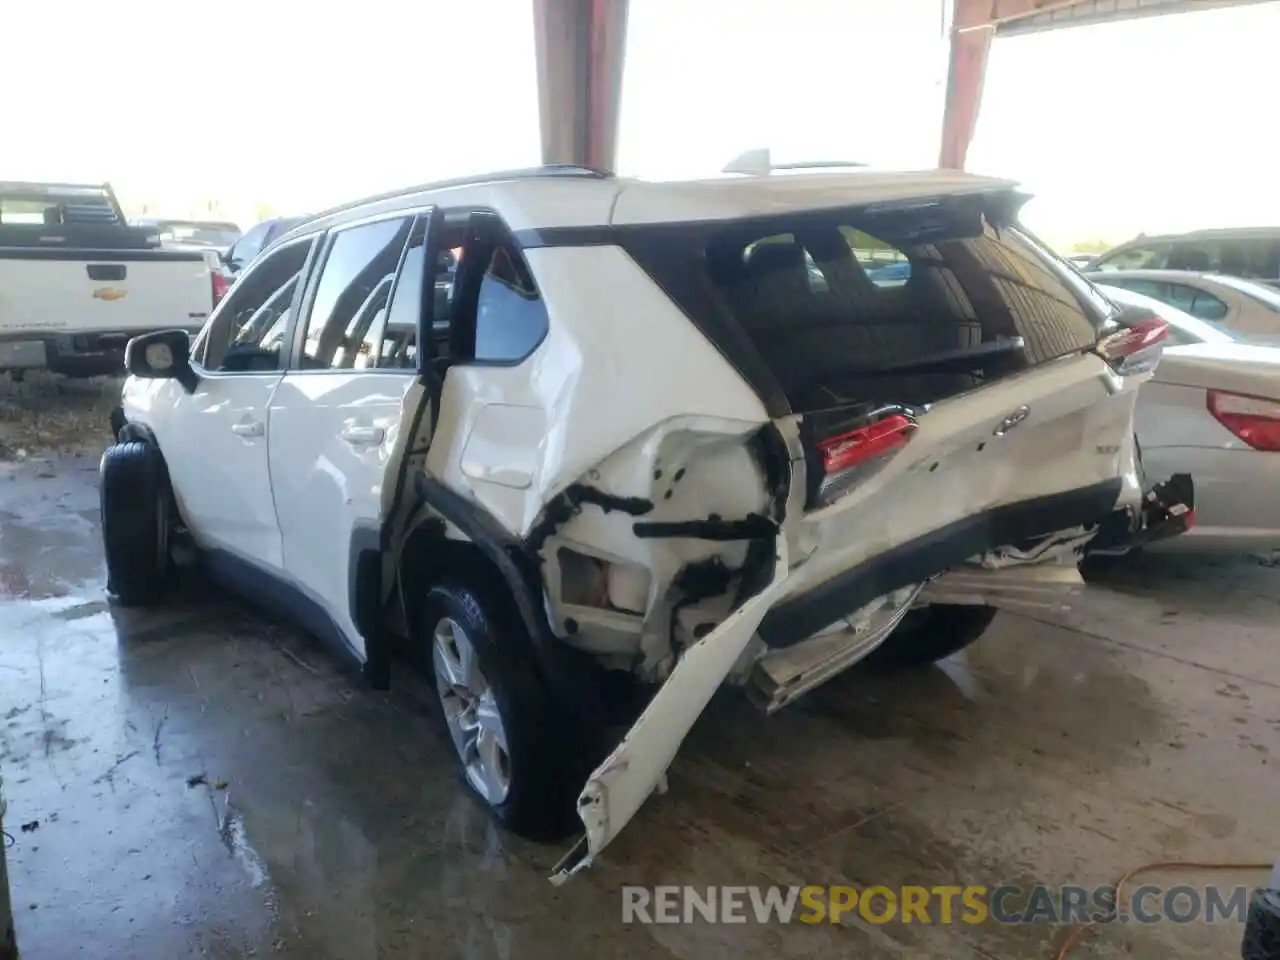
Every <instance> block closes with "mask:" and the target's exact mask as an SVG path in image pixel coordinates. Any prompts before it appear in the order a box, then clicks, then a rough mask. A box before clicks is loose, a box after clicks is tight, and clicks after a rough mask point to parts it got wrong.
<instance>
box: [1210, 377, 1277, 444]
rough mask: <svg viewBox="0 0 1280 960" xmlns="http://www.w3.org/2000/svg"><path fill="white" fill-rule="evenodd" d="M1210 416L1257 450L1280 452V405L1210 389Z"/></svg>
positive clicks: (1257, 398) (1261, 398) (1264, 399)
mask: <svg viewBox="0 0 1280 960" xmlns="http://www.w3.org/2000/svg"><path fill="white" fill-rule="evenodd" d="M1206 404H1207V406H1208V407H1209V413H1210V414H1212V415H1213V418H1214V419H1215V420H1217V421H1218V422H1219V423H1220V424H1222V425H1223V426H1224V427H1226V428H1227V429H1228V430H1230V431H1231V432H1232V433H1234V434H1235V435H1236V436H1237V437H1239V438H1240V439H1241V440H1243V441H1244V442H1245V443H1247V444H1248V445H1249V446H1251V447H1253V449H1255V450H1267V451H1271V452H1276V451H1280V402H1277V401H1275V400H1267V399H1266V398H1264V397H1250V396H1248V395H1246V394H1243V393H1227V392H1226V391H1225V390H1210V391H1209V393H1208V399H1207V401H1206Z"/></svg>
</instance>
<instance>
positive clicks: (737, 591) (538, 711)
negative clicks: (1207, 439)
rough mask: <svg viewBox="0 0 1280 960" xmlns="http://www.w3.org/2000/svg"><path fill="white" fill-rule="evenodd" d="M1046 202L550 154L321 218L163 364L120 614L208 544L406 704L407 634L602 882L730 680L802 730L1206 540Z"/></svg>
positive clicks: (469, 721)
mask: <svg viewBox="0 0 1280 960" xmlns="http://www.w3.org/2000/svg"><path fill="white" fill-rule="evenodd" d="M1018 206H1019V196H1018V195H1017V194H1015V193H1014V191H1013V188H1012V185H1011V184H1009V183H1006V182H1002V181H995V180H988V179H982V178H978V177H973V176H967V175H962V174H956V173H942V172H929V173H896V174H884V173H872V172H867V171H860V172H852V173H850V172H841V173H834V174H833V173H806V174H795V175H777V174H775V175H761V176H740V177H722V178H718V179H714V180H707V181H698V182H685V183H661V184H660V183H647V182H641V181H632V180H624V179H618V178H614V177H610V176H605V175H601V174H599V173H596V172H593V171H589V170H582V169H577V168H546V169H543V170H535V171H524V172H518V173H511V174H499V175H494V176H491V177H487V178H482V179H476V180H470V181H465V182H453V183H446V184H439V185H434V186H429V187H422V188H416V189H412V190H406V191H404V192H401V193H396V194H392V195H386V196H382V197H377V198H373V199H370V200H366V201H362V202H359V203H354V204H351V205H350V206H347V207H343V208H341V209H338V210H335V211H332V212H330V213H327V214H324V215H321V216H318V217H316V218H314V219H311V220H308V221H307V222H305V223H302V224H300V225H298V226H296V227H295V228H294V229H293V230H292V231H291V232H290V233H288V234H287V235H285V236H284V237H282V238H281V239H279V240H278V241H276V242H275V243H274V244H272V246H271V247H269V248H268V249H267V250H265V251H264V252H263V253H262V255H261V256H259V257H258V258H257V259H255V260H254V262H253V264H252V265H251V266H249V267H248V268H247V269H246V270H245V271H244V274H243V276H242V277H241V278H240V279H239V280H238V282H237V283H236V285H235V286H234V287H233V288H232V289H231V292H230V293H229V294H228V295H227V297H226V299H225V300H224V301H223V302H222V303H221V304H220V305H219V306H218V308H217V309H216V311H215V312H214V314H213V316H212V317H211V318H210V320H209V323H208V325H207V326H206V327H205V329H204V331H203V332H202V333H201V334H200V336H199V338H198V339H197V340H196V341H195V342H194V344H193V345H191V347H190V349H189V350H188V341H187V338H186V334H182V333H177V332H175V333H160V334H154V335H150V336H146V337H139V338H137V339H135V340H133V341H132V342H131V343H130V345H129V349H128V360H127V366H128V369H129V372H130V373H131V374H132V376H131V377H130V378H129V380H128V381H127V383H126V384H125V387H124V390H123V406H122V409H121V410H120V411H117V412H116V414H115V415H114V417H113V428H114V429H115V432H116V439H117V441H118V442H117V443H116V444H115V445H114V446H112V447H110V448H109V449H108V450H107V452H106V454H105V455H104V457H103V461H102V510H103V525H102V530H103V539H104V542H105V548H106V556H107V566H108V571H109V577H110V584H109V586H110V589H111V590H112V592H113V593H114V594H115V596H116V597H117V599H118V601H119V602H121V603H125V604H142V603H149V602H153V601H156V600H158V599H159V598H160V596H161V594H162V592H163V590H164V586H165V581H166V578H167V576H168V575H169V573H170V570H171V566H172V557H173V556H174V551H173V550H172V549H171V547H172V545H173V542H174V537H175V536H178V535H180V536H182V537H184V538H189V540H190V541H191V542H192V543H193V544H194V546H195V548H196V550H195V556H197V557H199V558H200V560H201V561H202V562H203V564H204V567H205V569H207V570H208V571H209V572H210V573H212V574H213V575H215V576H216V577H218V578H219V579H224V580H226V581H229V582H231V583H232V584H233V585H234V586H235V587H236V588H237V589H238V590H240V591H242V592H244V593H246V594H250V595H252V596H253V597H255V598H258V599H259V600H260V601H262V602H265V603H269V604H271V605H273V606H275V607H277V608H281V609H283V610H285V611H286V612H287V613H289V614H291V615H292V616H293V617H295V618H296V619H297V621H299V622H300V623H301V624H303V625H305V626H306V627H307V628H308V629H310V630H311V631H313V632H314V633H316V634H319V635H322V636H324V637H328V638H331V639H332V640H334V641H335V642H336V643H337V644H339V645H340V646H341V647H342V648H344V649H346V650H347V651H349V652H350V653H351V654H352V655H353V656H354V657H356V658H358V659H359V660H360V661H361V662H363V663H364V665H365V669H366V672H367V673H368V675H369V676H370V678H371V679H372V680H373V681H375V682H377V683H385V682H386V681H387V677H388V672H389V662H390V660H391V656H390V654H391V652H392V651H393V650H394V649H396V647H397V643H400V644H405V645H406V646H405V649H406V650H407V651H408V652H409V653H410V654H411V655H412V654H418V655H420V656H421V658H422V660H423V661H424V665H426V664H428V663H429V664H430V665H431V667H432V668H433V673H434V677H435V687H436V690H437V692H438V694H439V700H440V704H441V706H442V709H443V715H444V720H445V721H446V722H447V725H448V729H449V731H450V733H451V734H452V738H453V742H454V744H455V745H456V747H457V751H458V757H459V762H460V765H461V769H462V771H463V774H464V777H465V780H466V782H467V783H468V784H469V785H470V787H471V788H472V789H473V790H474V791H475V792H476V793H477V794H478V795H479V796H480V797H481V798H482V799H483V800H484V801H485V802H486V803H487V804H488V805H489V807H490V808H491V809H492V810H493V812H494V813H495V814H496V815H497V817H498V818H499V819H500V820H501V821H502V822H504V823H505V824H507V825H509V826H510V827H512V828H513V829H515V830H517V831H521V832H524V833H526V834H531V835H548V834H552V833H555V832H558V831H561V830H563V829H564V828H565V825H566V818H568V819H570V820H571V819H572V815H573V812H574V811H575V810H576V812H577V814H578V816H579V817H580V818H581V820H582V821H583V822H584V823H585V825H586V836H585V837H584V839H583V841H582V842H581V843H580V844H579V845H578V847H576V848H575V850H574V851H573V852H572V853H571V854H570V856H569V857H567V858H566V860H565V861H564V863H563V865H562V867H561V868H560V872H559V874H558V875H559V876H561V877H563V876H567V875H568V873H571V872H573V871H575V870H576V869H578V868H580V867H582V866H584V865H586V864H587V863H589V862H591V860H592V859H593V858H594V857H595V856H596V855H597V854H598V853H599V851H600V850H601V849H602V848H603V847H604V846H605V845H606V844H607V843H608V842H609V841H610V840H611V839H612V838H613V837H614V836H616V835H617V833H618V832H619V830H621V829H622V827H623V826H624V825H625V824H626V823H627V822H628V820H630V818H631V817H632V815H633V814H634V813H635V812H636V810H637V809H638V808H639V806H640V805H641V803H643V802H644V800H645V798H646V797H648V796H649V794H650V793H651V792H652V791H653V790H654V789H655V788H656V787H657V786H658V785H659V784H661V783H662V782H663V778H664V774H665V771H666V769H667V767H668V765H669V764H670V763H671V761H672V758H673V757H674V756H675V753H676V750H677V748H678V747H679V744H680V742H681V741H682V740H683V738H684V736H685V734H686V733H687V731H688V730H689V728H690V726H691V725H692V724H693V722H694V720H695V719H696V718H697V716H698V714H699V713H700V712H701V711H702V709H703V707H704V706H705V705H706V703H707V701H708V699H709V698H710V697H711V695H712V693H713V691H714V690H715V689H716V688H717V687H718V686H719V685H720V684H721V683H723V682H725V681H726V680H730V681H733V682H737V683H741V684H744V685H747V686H748V687H749V689H750V690H751V692H752V694H753V696H754V697H755V698H757V699H758V700H759V702H760V703H761V704H762V705H763V706H764V707H765V709H768V710H773V709H776V708H778V707H780V706H782V705H784V704H786V703H787V702H789V701H791V700H793V699H794V698H795V697H797V696H799V695H800V694H802V693H804V692H805V691H807V690H809V689H811V688H812V687H814V686H816V685H817V684H819V683H821V682H822V681H824V680H826V679H828V678H829V677H831V676H832V675H834V674H835V673H837V672H838V671H840V670H843V669H844V668H846V667H848V666H849V665H851V664H853V663H854V662H857V661H859V660H862V659H864V658H867V657H868V656H870V657H872V658H873V659H875V660H878V661H879V662H881V663H883V664H898V665H903V664H919V663H927V662H932V661H933V660H935V659H937V658H940V657H943V656H946V655H948V654H950V653H953V652H955V651H956V650H958V649H960V648H961V647H963V646H964V645H966V644H968V643H971V642H972V641H973V640H975V639H976V638H977V637H978V636H979V634H981V633H982V631H983V630H984V629H985V627H986V626H987V624H988V623H989V622H990V620H991V617H992V616H993V614H994V609H993V606H996V605H1001V604H1004V603H1006V602H1008V603H1012V602H1014V601H1016V600H1018V599H1019V598H1021V600H1022V601H1023V602H1042V601H1044V599H1045V598H1044V596H1042V594H1043V593H1044V591H1046V590H1052V591H1061V590H1063V589H1070V588H1073V587H1078V586H1079V584H1080V579H1079V575H1078V573H1077V571H1076V564H1077V561H1078V559H1079V556H1080V553H1081V550H1082V549H1083V547H1084V546H1085V544H1087V543H1088V542H1089V541H1090V540H1091V539H1092V538H1094V537H1095V535H1098V534H1099V531H1104V532H1105V535H1106V536H1107V537H1108V538H1109V541H1110V545H1111V546H1112V547H1115V546H1116V544H1117V543H1120V544H1121V545H1123V543H1124V542H1125V541H1126V539H1127V538H1130V537H1132V536H1133V535H1134V531H1135V530H1138V529H1139V528H1144V525H1145V524H1147V523H1148V520H1149V518H1150V517H1151V516H1154V515H1155V513H1158V514H1159V517H1160V518H1161V521H1162V523H1161V527H1160V528H1161V529H1163V530H1166V531H1168V530H1170V529H1174V528H1176V527H1178V525H1179V523H1181V524H1182V525H1185V519H1183V520H1179V518H1178V516H1179V515H1184V516H1185V511H1184V510H1183V509H1182V507H1181V506H1180V505H1179V504H1170V503H1168V502H1164V503H1163V506H1161V505H1160V504H1159V503H1155V502H1154V501H1153V500H1152V499H1151V498H1150V497H1148V501H1147V502H1149V503H1153V504H1154V508H1153V509H1155V513H1153V512H1152V510H1147V509H1146V508H1144V506H1143V503H1144V493H1143V490H1142V489H1141V487H1140V483H1139V480H1138V474H1137V470H1136V467H1135V457H1134V449H1133V444H1132V440H1131V438H1132V432H1133V425H1132V418H1133V408H1134V398H1135V396H1136V393H1137V386H1138V384H1139V382H1141V381H1142V380H1144V379H1145V378H1146V376H1147V374H1148V372H1149V370H1150V369H1151V366H1152V364H1153V361H1154V360H1155V359H1156V358H1157V356H1158V352H1159V349H1160V346H1159V340H1160V338H1161V336H1162V335H1163V326H1162V324H1161V323H1160V322H1159V321H1155V320H1148V319H1142V318H1139V319H1137V320H1136V321H1133V318H1129V320H1130V321H1133V322H1130V323H1128V325H1127V326H1125V327H1116V328H1113V327H1111V326H1108V324H1109V323H1110V320H1109V317H1110V315H1111V314H1113V313H1114V312H1115V308H1114V307H1113V305H1111V304H1110V303H1109V302H1108V301H1106V300H1105V299H1103V298H1102V297H1101V296H1100V295H1099V294H1098V293H1097V292H1096V291H1095V290H1094V289H1093V288H1092V287H1091V286H1090V285H1089V283H1088V282H1087V281H1086V280H1084V279H1082V278H1081V277H1080V276H1079V275H1078V274H1076V273H1075V272H1074V271H1073V270H1071V269H1070V268H1069V267H1067V266H1065V265H1064V264H1063V263H1062V262H1060V261H1058V260H1056V259H1055V258H1054V257H1053V256H1052V255H1050V254H1048V253H1047V252H1046V251H1045V250H1044V249H1043V247H1041V246H1040V245H1039V244H1038V243H1037V242H1036V241H1035V240H1034V239H1033V238H1031V237H1030V236H1029V235H1028V234H1027V233H1026V232H1024V231H1023V230H1022V229H1021V228H1020V227H1019V226H1018V224H1017V222H1016V211H1017V209H1018ZM890 254H892V256H893V257H894V258H895V260H900V261H902V263H903V264H904V265H905V266H904V267H903V269H901V270H898V271H897V272H896V273H895V275H894V277H892V278H890V279H887V280H884V281H877V280H876V279H874V277H875V276H876V274H875V272H874V270H873V269H871V268H870V266H869V265H871V264H874V263H878V262H880V261H881V260H883V259H884V258H885V257H886V256H889V255H890ZM1116 331H1118V332H1116ZM1149 532H1150V530H1149V529H1148V533H1149ZM948 571H949V572H948ZM944 573H945V574H946V575H942V574H944ZM940 575H942V576H940ZM622 680H625V681H626V682H619V681H622ZM633 689H639V690H642V691H644V693H645V696H646V697H647V706H645V708H644V709H643V711H642V712H639V716H638V719H636V717H635V714H634V713H632V715H630V716H627V717H626V719H627V721H628V722H629V721H630V720H632V719H634V720H635V722H634V724H633V725H632V726H631V728H630V730H629V732H628V733H627V734H626V736H625V737H624V738H622V739H621V741H620V742H619V739H618V737H617V736H613V737H610V736H609V731H610V729H616V727H611V724H613V723H614V722H615V721H616V720H617V718H618V715H619V713H625V710H624V709H622V708H621V707H620V701H622V700H625V699H626V697H624V696H623V694H625V693H628V692H630V691H632V690H633ZM610 751H611V752H610ZM606 754H607V757H606ZM598 761H602V762H599V764H598V765H597V762H598ZM584 780H585V787H584V786H583V782H584Z"/></svg>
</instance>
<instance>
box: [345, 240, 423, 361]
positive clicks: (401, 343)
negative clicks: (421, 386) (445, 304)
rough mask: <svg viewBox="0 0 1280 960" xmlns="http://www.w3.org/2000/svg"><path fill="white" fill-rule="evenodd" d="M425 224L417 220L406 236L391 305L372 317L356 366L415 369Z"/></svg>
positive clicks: (420, 309) (420, 307)
mask: <svg viewBox="0 0 1280 960" xmlns="http://www.w3.org/2000/svg"><path fill="white" fill-rule="evenodd" d="M426 232H427V222H426V221H425V220H419V221H418V223H417V225H415V226H414V228H413V233H412V234H411V235H410V237H409V248H408V250H406V251H405V255H404V262H403V265H402V266H401V267H400V276H399V278H398V279H397V280H396V283H395V290H394V292H393V293H392V294H391V302H390V304H389V305H387V306H386V307H385V308H379V309H378V312H377V314H376V315H375V316H374V317H373V318H372V323H371V324H370V325H369V329H368V332H366V333H365V335H364V342H363V344H362V345H361V348H360V354H361V355H360V357H359V358H357V360H356V367H357V368H361V367H372V366H377V367H379V368H381V369H384V370H416V369H417V367H418V315H419V314H420V313H421V312H422V267H423V262H424V258H425V255H426Z"/></svg>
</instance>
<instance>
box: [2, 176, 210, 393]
mask: <svg viewBox="0 0 1280 960" xmlns="http://www.w3.org/2000/svg"><path fill="white" fill-rule="evenodd" d="M153 234H154V231H151V230H146V229H139V228H136V227H131V226H129V225H128V223H127V222H126V220H125V217H124V213H123V211H122V210H121V208H120V204H119V203H118V202H117V200H116V197H115V194H114V193H113V192H112V190H111V187H110V186H109V185H107V184H101V185H80V184H62V183H16V182H5V181H0V371H5V370H12V371H22V370H27V369H31V368H40V367H47V368H48V369H49V370H52V371H53V372H55V373H63V374H67V375H70V376H94V375H97V374H103V373H114V372H116V371H118V370H122V369H123V366H122V364H123V358H124V347H125V344H126V343H127V342H128V341H129V339H130V338H131V337H134V336H137V335H138V334H141V333H148V332H151V331H153V330H163V329H171V328H175V327H181V328H186V329H189V330H190V331H192V332H193V333H194V332H195V331H198V330H199V329H200V328H201V327H202V326H203V325H204V321H205V318H206V317H207V316H208V315H209V312H210V311H211V310H212V309H213V305H214V303H216V302H217V300H218V298H219V297H220V296H221V294H222V293H223V292H224V291H225V283H224V282H223V280H222V277H221V276H220V275H219V274H218V273H217V271H216V269H215V268H216V266H217V263H218V259H217V254H216V252H214V251H209V250H162V249H159V248H158V247H157V245H156V242H155V239H154V236H153Z"/></svg>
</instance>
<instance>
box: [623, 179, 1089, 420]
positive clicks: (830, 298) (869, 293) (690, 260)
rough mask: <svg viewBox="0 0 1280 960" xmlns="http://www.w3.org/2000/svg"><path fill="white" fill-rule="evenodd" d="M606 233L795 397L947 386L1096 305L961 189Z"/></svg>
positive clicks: (974, 379)
mask: <svg viewBox="0 0 1280 960" xmlns="http://www.w3.org/2000/svg"><path fill="white" fill-rule="evenodd" d="M621 242H622V244H623V246H624V247H626V248H627V250H628V251H629V252H630V253H631V255H632V257H633V258H634V259H635V260H636V261H637V262H638V263H639V264H640V265H641V266H642V267H644V268H645V269H646V270H647V271H648V272H649V274H650V275H651V276H652V277H653V278H654V280H655V281H656V282H657V283H658V284H659V285H660V286H661V287H662V288H663V289H664V290H665V291H666V292H667V293H668V295H669V296H671V297H672V298H673V299H674V300H675V301H676V303H677V304H678V305H679V306H680V307H681V308H682V309H683V310H684V311H685V313H686V314H688V315H689V316H690V318H691V319H693V320H694V321H695V322H696V323H697V324H698V325H699V326H700V327H701V328H702V329H703V331H704V333H706V334H707V335H708V336H709V337H711V339H712V340H713V341H715V342H717V345H718V346H720V347H721V349H722V351H723V352H724V353H725V354H726V356H728V357H730V359H732V360H734V361H735V362H738V361H740V360H741V359H742V358H743V351H742V349H741V348H740V347H735V345H734V342H733V341H734V340H735V339H738V338H740V337H741V336H742V334H744V333H745V336H746V339H747V340H748V341H749V342H750V346H751V347H752V348H754V350H753V351H750V350H749V351H747V352H748V353H751V352H754V353H755V354H758V357H759V358H760V359H762V360H763V364H764V366H765V367H767V369H768V374H769V376H771V377H772V378H773V380H774V381H775V383H776V385H777V387H780V388H781V391H782V392H783V393H784V394H785V396H786V399H787V401H788V403H789V405H790V406H791V408H792V409H793V410H797V411H801V410H813V409H822V408H826V407H832V406H836V405H840V404H842V403H846V402H865V401H868V400H883V401H892V402H899V403H928V402H933V401H936V400H938V399H941V398H944V397H947V396H952V395H955V394H957V393H962V392H964V391H966V390H969V389H973V388H975V387H977V386H980V385H981V384H983V383H984V382H988V381H990V380H991V379H994V378H997V377H1000V376H1003V375H1007V374H1010V373H1015V372H1017V371H1019V370H1023V369H1026V368H1027V367H1030V366H1035V365H1037V364H1040V363H1044V362H1046V361H1048V360H1052V359H1054V358H1056V357H1061V356H1064V355H1066V354H1070V353H1074V352H1077V351H1079V350H1081V349H1084V348H1085V347H1088V346H1090V345H1092V344H1093V343H1094V342H1095V341H1096V339H1097V324H1098V323H1099V321H1100V320H1101V318H1102V316H1103V315H1104V314H1105V312H1106V311H1107V309H1108V304H1107V303H1106V301H1104V300H1103V299H1102V298H1101V297H1099V296H1098V295H1097V293H1096V291H1095V290H1094V289H1093V288H1092V287H1091V286H1090V285H1089V284H1088V283H1087V281H1085V280H1083V279H1082V278H1081V277H1079V275H1078V274H1076V273H1075V272H1074V271H1072V270H1070V268H1068V267H1067V266H1066V265H1065V264H1063V263H1061V262H1059V261H1057V260H1056V259H1055V258H1054V257H1052V255H1050V254H1048V253H1047V252H1046V251H1045V250H1044V248H1043V247H1041V246H1040V245H1039V244H1037V243H1036V242H1035V241H1034V240H1033V239H1032V238H1031V237H1030V236H1029V235H1027V234H1026V233H1024V232H1023V231H1021V230H1020V229H1018V228H1017V227H1016V226H1015V225H1012V224H1009V223H1008V222H1007V218H1002V217H997V218H995V219H994V220H993V219H989V218H988V217H987V216H985V215H984V213H983V211H982V209H981V207H980V201H975V200H974V199H973V198H969V199H967V200H964V201H954V200H953V201H939V202H936V203H932V204H928V203H926V204H916V205H913V207H912V208H911V209H908V210H903V211H901V212H892V211H890V212H886V211H883V210H881V211H877V212H874V213H873V212H869V211H865V210H864V211H858V210H854V211H845V212H839V213H835V214H831V213H826V214H821V215H812V214H806V215H802V216H800V217H797V218H793V219H792V220H791V221H790V222H788V221H786V220H779V219H777V218H770V219H769V220H767V221H753V222H751V223H732V224H723V223H721V224H705V225H703V224H700V225H696V226H683V225H682V226H679V227H676V226H658V227H637V228H628V229H627V230H625V231H622V233H621ZM739 369H740V370H742V372H743V374H744V376H747V379H748V380H752V381H753V384H754V385H756V386H757V388H759V387H760V384H759V382H758V381H756V380H755V379H753V375H752V372H751V371H749V370H746V369H743V365H742V364H741V363H739Z"/></svg>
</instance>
